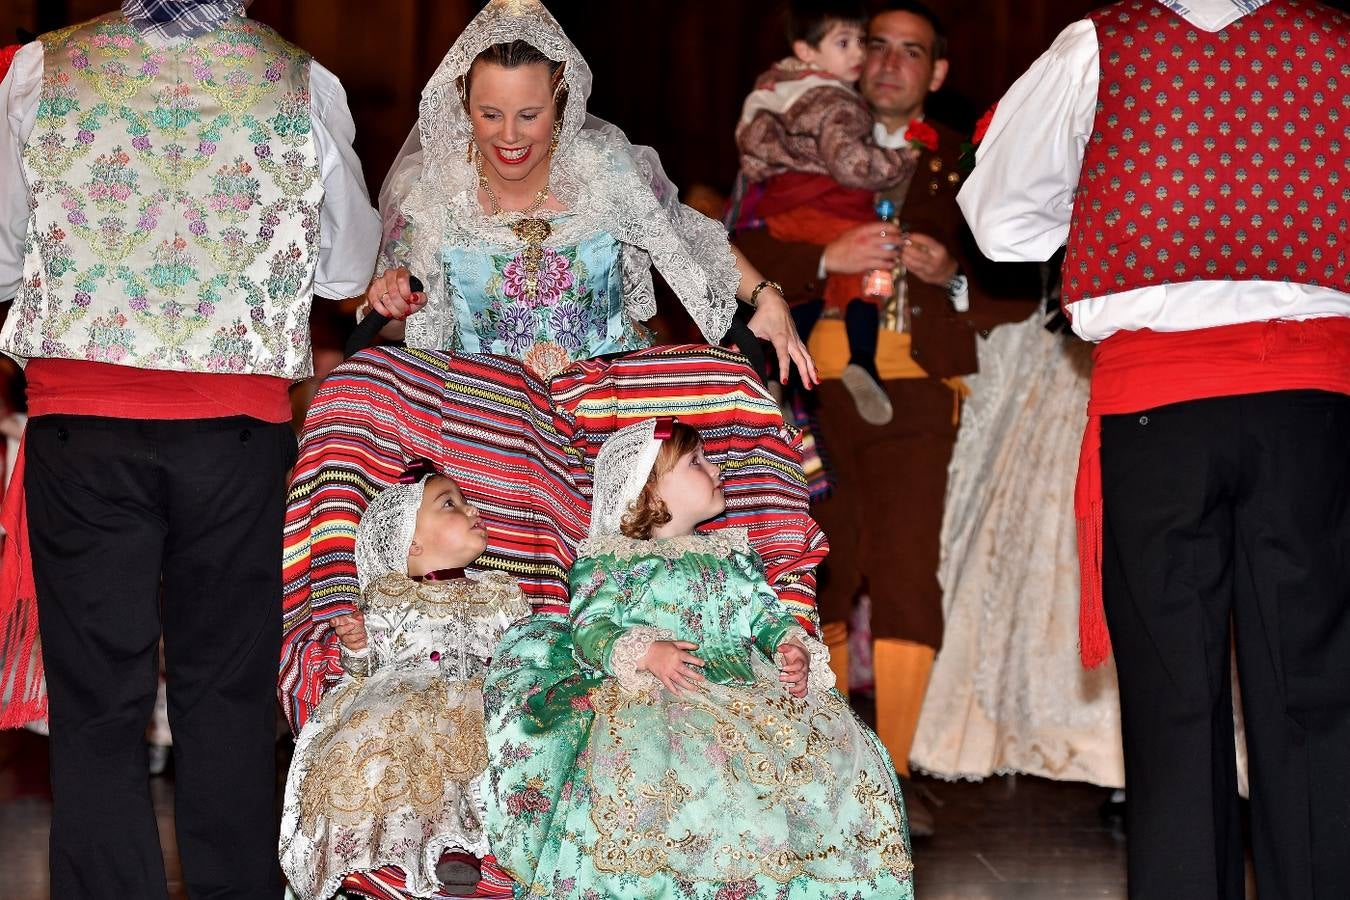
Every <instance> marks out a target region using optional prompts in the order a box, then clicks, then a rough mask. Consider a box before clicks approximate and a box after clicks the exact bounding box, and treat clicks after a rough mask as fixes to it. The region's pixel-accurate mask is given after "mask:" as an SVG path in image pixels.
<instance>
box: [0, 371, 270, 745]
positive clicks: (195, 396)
mask: <svg viewBox="0 0 1350 900" xmlns="http://www.w3.org/2000/svg"><path fill="white" fill-rule="evenodd" d="M27 376H28V395H29V397H30V398H31V399H30V401H29V410H28V412H29V415H30V416H40V415H47V414H55V413H63V414H66V415H85V416H107V417H110V418H140V419H211V418H221V417H225V416H236V415H247V416H252V417H254V418H256V419H262V420H264V421H267V422H286V421H289V420H290V418H291V405H290V396H289V393H288V391H289V389H290V382H289V381H287V380H286V379H284V378H274V377H272V376H270V375H215V374H207V373H199V372H167V371H159V370H153V369H137V368H133V367H130V366H116V365H109V364H107V363H96V362H87V361H85V360H67V359H35V360H33V361H32V362H31V363H29V365H28V369H27ZM26 446H27V442H26V441H22V442H20V444H19V452H18V458H17V459H16V460H15V461H14V473H13V475H12V476H11V477H10V481H9V485H8V489H7V490H6V491H5V492H4V503H3V506H0V525H2V526H3V527H4V529H5V538H4V544H3V547H0V729H4V728H18V727H21V726H23V725H26V724H27V723H29V722H32V721H34V720H35V719H45V718H46V717H47V689H46V683H45V682H44V680H43V671H44V669H43V662H42V653H41V646H40V645H39V644H38V613H37V589H36V587H35V586H34V583H33V557H32V554H31V552H30V550H29V545H28V513H27V508H26V506H25V503H24V490H23V471H24V458H25V456H26V451H25V447H26Z"/></svg>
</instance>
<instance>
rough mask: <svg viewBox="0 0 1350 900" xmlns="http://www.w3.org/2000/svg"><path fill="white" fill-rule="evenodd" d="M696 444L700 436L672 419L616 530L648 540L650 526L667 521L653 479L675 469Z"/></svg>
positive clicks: (666, 513)
mask: <svg viewBox="0 0 1350 900" xmlns="http://www.w3.org/2000/svg"><path fill="white" fill-rule="evenodd" d="M700 443H702V438H700V437H699V435H698V431H697V430H696V429H694V428H693V427H692V426H689V425H686V424H684V423H683V422H676V423H675V424H674V425H672V426H671V429H670V437H668V438H666V439H665V441H663V442H662V444H661V450H660V452H659V453H657V455H656V462H655V463H653V464H652V473H651V474H650V475H648V476H647V483H646V484H644V485H643V486H642V493H640V494H638V498H637V499H636V500H634V501H633V502H632V504H631V505H630V506H629V508H628V512H627V513H625V514H624V517H623V518H622V519H621V520H619V531H621V532H622V533H623V535H624V536H625V537H630V538H634V539H636V540H639V541H647V540H651V537H652V529H653V528H659V527H660V526H662V525H664V524H666V523H667V522H669V521H670V510H669V509H666V504H665V501H663V500H662V499H661V495H660V494H658V493H657V492H656V482H657V480H658V479H660V477H661V476H662V475H664V474H666V473H667V472H669V471H670V470H671V469H673V468H675V464H676V463H677V462H679V461H680V460H681V459H683V458H684V456H685V455H686V454H689V453H693V452H694V451H695V450H697V449H698V445H699V444H700Z"/></svg>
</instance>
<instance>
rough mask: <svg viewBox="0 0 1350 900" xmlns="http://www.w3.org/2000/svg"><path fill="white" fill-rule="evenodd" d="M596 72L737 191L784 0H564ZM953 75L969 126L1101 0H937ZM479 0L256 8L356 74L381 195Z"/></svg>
mask: <svg viewBox="0 0 1350 900" xmlns="http://www.w3.org/2000/svg"><path fill="white" fill-rule="evenodd" d="M116 5H117V0H5V2H3V3H0V38H2V39H3V40H0V42H7V41H8V40H11V39H12V36H13V34H14V31H15V29H16V28H24V29H27V30H28V31H32V32H41V31H47V30H50V29H53V28H58V27H61V26H63V25H66V24H71V23H74V22H79V21H83V20H85V19H88V18H92V17H94V16H96V15H100V14H102V13H104V12H107V11H109V10H110V9H114V8H116ZM547 5H548V6H549V9H550V10H551V11H552V12H553V14H554V15H555V16H557V18H558V20H559V21H560V22H561V23H562V25H563V27H564V28H565V29H566V31H567V33H568V35H569V36H570V37H571V38H572V39H573V40H574V41H575V42H576V44H577V46H578V47H580V48H581V51H582V53H583V54H584V55H585V57H586V60H587V62H589V63H590V65H591V68H592V69H593V71H594V72H595V88H594V92H593V94H592V98H591V106H590V109H591V111H592V112H593V113H595V114H596V115H598V116H601V117H603V118H606V119H609V120H610V121H612V122H614V123H615V124H617V125H618V126H619V127H621V128H623V129H624V130H625V131H626V132H627V133H628V136H629V137H630V138H631V139H632V140H633V141H634V142H637V143H644V144H651V145H652V146H654V147H655V148H656V149H657V150H658V151H659V152H660V154H661V158H662V162H663V163H664V165H665V167H666V170H667V172H669V174H670V176H671V178H672V179H674V180H675V182H676V184H678V185H680V186H681V188H687V187H689V186H692V185H695V184H703V185H707V186H709V187H711V188H713V189H714V190H716V191H719V192H723V193H724V192H726V191H727V190H728V189H729V187H730V184H731V182H732V179H733V178H734V176H735V174H736V148H735V145H734V143H733V141H732V134H733V130H734V128H735V123H736V120H737V118H738V117H739V115H740V107H741V102H742V100H743V99H744V98H745V94H746V92H747V91H749V89H750V87H751V85H752V84H753V82H754V79H755V76H756V75H757V74H759V73H760V72H761V71H762V70H763V69H764V68H765V67H766V66H767V65H768V64H769V63H770V62H772V61H773V60H774V59H776V58H778V57H780V56H783V55H785V54H786V51H787V47H786V41H785V39H784V37H783V34H782V27H781V24H780V18H779V14H780V8H781V3H780V0H680V2H676V0H553V2H552V3H549V4H547ZM932 5H933V7H934V9H935V10H937V12H938V14H939V15H940V16H941V17H942V18H943V20H944V22H945V23H946V25H947V30H948V33H949V35H950V37H951V54H950V55H951V75H950V76H949V78H948V81H947V86H946V87H945V88H944V89H943V90H942V91H941V92H940V94H939V95H938V96H937V97H935V98H934V101H933V104H932V109H931V110H930V113H931V114H932V115H934V116H936V117H937V118H940V119H943V120H945V121H948V122H949V123H950V124H952V125H953V126H955V127H957V128H959V129H966V128H969V127H970V126H971V125H972V124H973V123H974V120H975V119H976V118H978V116H979V114H980V113H981V112H982V111H983V110H984V109H985V108H987V107H988V106H989V105H990V104H991V103H993V102H994V101H995V100H997V99H998V97H999V96H1000V95H1001V94H1002V93H1003V91H1004V90H1005V89H1006V88H1007V86H1008V85H1009V84H1011V83H1012V81H1013V80H1014V79H1015V78H1016V77H1017V76H1018V74H1020V73H1021V72H1022V71H1023V70H1024V69H1025V68H1026V67H1027V66H1028V65H1029V64H1030V63H1031V62H1032V61H1033V60H1034V59H1035V58H1036V57H1037V56H1038V55H1039V54H1040V53H1041V52H1042V51H1043V50H1045V48H1046V47H1048V46H1049V44H1050V42H1051V41H1052V40H1053V39H1054V37H1055V35H1056V34H1057V33H1058V32H1059V31H1060V29H1062V28H1063V27H1064V26H1065V25H1067V24H1069V23H1070V22H1072V21H1073V20H1074V19H1076V18H1079V17H1080V16H1082V14H1083V13H1085V12H1087V11H1088V10H1090V9H1092V8H1094V7H1095V6H1098V5H1100V0H947V2H943V0H936V2H934V3H933V4H932ZM481 6H482V4H481V3H479V2H475V0H255V2H254V3H253V4H252V6H251V7H250V8H249V14H250V15H251V16H253V17H254V18H256V19H259V20H261V21H263V22H266V23H268V24H269V25H271V26H273V27H274V28H276V29H277V30H278V31H280V32H281V34H282V35H284V36H285V37H287V38H288V39H290V40H292V41H294V42H295V43H297V44H299V45H300V46H302V47H304V48H305V49H306V50H308V51H309V52H311V53H313V54H314V56H315V57H316V58H317V59H318V60H319V62H321V63H323V65H325V66H326V67H328V68H329V69H331V70H332V71H333V72H334V73H335V74H337V76H338V77H339V78H340V79H341V80H342V83H343V85H344V86H346V88H347V92H348V98H349V101H350V104H351V108H352V113H353V115H354V117H355V119H356V126H357V141H356V147H357V150H358V152H359V153H360V155H361V158H362V161H363V162H364V165H365V174H366V179H367V181H368V182H369V184H370V186H371V189H372V195H373V194H374V192H375V191H376V190H378V188H379V182H380V181H381V180H382V179H383V177H384V173H385V170H386V169H387V168H388V166H389V163H390V161H391V160H392V159H393V157H394V154H395V153H396V152H397V151H398V148H399V147H400V146H401V145H402V142H403V139H404V137H405V136H406V135H407V132H408V130H409V129H410V128H411V127H412V125H413V122H414V121H415V119H416V115H417V98H418V94H419V92H420V91H421V89H422V85H423V84H425V83H426V80H427V79H428V77H430V75H431V73H432V71H433V70H434V69H435V68H436V65H437V64H438V63H439V62H440V59H441V56H442V55H443V54H444V53H445V51H446V50H448V49H449V47H450V44H451V43H452V42H453V41H454V39H455V37H456V36H457V35H458V34H459V32H460V31H461V30H462V29H463V27H464V25H465V24H466V23H467V22H468V21H469V19H470V18H471V17H472V16H473V14H474V13H476V12H477V11H478V10H479V9H480V8H481Z"/></svg>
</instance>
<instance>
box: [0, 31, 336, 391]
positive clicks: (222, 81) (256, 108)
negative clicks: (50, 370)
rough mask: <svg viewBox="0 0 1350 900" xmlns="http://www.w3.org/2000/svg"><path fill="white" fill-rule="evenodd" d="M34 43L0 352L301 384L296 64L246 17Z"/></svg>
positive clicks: (306, 117)
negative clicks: (188, 31)
mask: <svg viewBox="0 0 1350 900" xmlns="http://www.w3.org/2000/svg"><path fill="white" fill-rule="evenodd" d="M42 43H43V45H44V47H45V50H46V55H45V57H44V77H43V81H42V92H41V97H40V101H39V105H38V111H37V120H36V123H35V125H34V127H33V131H32V134H31V135H30V137H29V139H28V142H27V145H26V146H25V148H24V151H23V158H22V163H23V171H24V175H25V178H26V179H27V182H28V185H29V187H30V189H31V191H32V195H33V201H34V203H33V207H32V213H31V215H30V217H29V221H28V233H27V238H26V242H25V246H24V252H25V259H24V282H23V285H22V286H21V288H20V290H19V294H18V297H17V298H16V300H15V304H14V309H13V310H12V311H11V313H10V315H9V318H8V321H6V323H5V327H4V331H3V333H0V350H3V351H4V352H6V353H8V354H10V355H12V356H15V357H17V358H19V359H20V360H23V359H25V358H31V357H58V358H65V359H84V360H95V361H99V362H106V363H115V364H119V365H126V366H134V367H137V368H145V369H167V370H175V371H192V372H214V373H235V374H263V375H275V376H281V377H288V378H301V377H304V376H306V375H308V374H309V373H310V372H311V370H312V368H311V367H312V360H311V355H310V343H309V308H310V302H311V292H312V290H313V282H314V272H315V267H316V265H317V261H318V251H319V208H320V206H321V204H322V200H323V183H322V180H321V177H320V170H319V163H318V151H317V148H316V146H315V144H314V140H313V137H312V135H311V121H310V107H309V57H308V56H307V55H306V54H305V53H304V52H303V51H301V50H299V49H297V48H295V47H293V46H291V45H290V44H288V43H286V42H285V41H283V40H282V39H281V38H280V37H278V36H277V35H276V33H275V32H273V31H272V30H271V29H270V28H267V27H266V26H264V25H261V24H259V23H256V22H253V21H250V20H249V19H246V18H234V19H230V20H227V21H226V22H225V23H223V24H222V26H221V27H220V28H218V29H217V30H215V31H213V32H211V33H209V34H206V35H202V36H200V37H198V38H194V39H191V40H188V41H185V42H175V43H172V44H152V43H150V42H148V41H146V40H145V39H143V38H142V36H141V34H140V32H139V31H138V30H137V29H136V28H135V27H133V26H131V25H129V24H128V23H127V21H126V19H125V18H124V17H123V16H122V15H120V14H113V15H109V16H105V17H103V18H100V19H95V20H94V21H92V22H89V23H86V24H83V25H78V26H75V27H73V28H69V29H65V30H63V31H57V32H53V33H51V34H48V35H45V36H43V38H42Z"/></svg>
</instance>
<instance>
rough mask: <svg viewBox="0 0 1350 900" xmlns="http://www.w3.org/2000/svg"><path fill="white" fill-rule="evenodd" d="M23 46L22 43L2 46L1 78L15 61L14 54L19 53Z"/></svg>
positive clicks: (0, 56) (0, 48)
mask: <svg viewBox="0 0 1350 900" xmlns="http://www.w3.org/2000/svg"><path fill="white" fill-rule="evenodd" d="M22 46H23V45H22V44H10V45H9V46H8V47H0V78H4V77H5V73H6V72H8V71H9V67H10V66H11V65H12V64H13V63H14V54H16V53H18V52H19V48H20V47H22Z"/></svg>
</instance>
